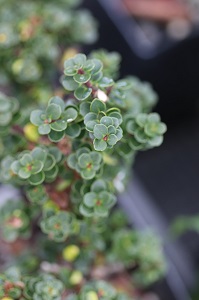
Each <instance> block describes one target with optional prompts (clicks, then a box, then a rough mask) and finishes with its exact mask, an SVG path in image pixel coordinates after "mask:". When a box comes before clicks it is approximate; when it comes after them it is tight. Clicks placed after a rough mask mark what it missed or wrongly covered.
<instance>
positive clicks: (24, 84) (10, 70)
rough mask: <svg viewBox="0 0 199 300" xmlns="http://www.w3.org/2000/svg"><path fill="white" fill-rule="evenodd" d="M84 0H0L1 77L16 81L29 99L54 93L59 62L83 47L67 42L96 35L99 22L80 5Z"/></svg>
mask: <svg viewBox="0 0 199 300" xmlns="http://www.w3.org/2000/svg"><path fill="white" fill-rule="evenodd" d="M80 2H81V1H79V0H74V1H69V0H68V1H63V0H58V1H56V2H54V1H43V0H37V1H34V0H29V1H26V0H22V1H21V2H20V5H18V4H17V3H16V1H14V0H10V1H6V0H1V1H0V6H1V11H0V61H1V70H0V81H1V85H8V84H12V89H13V90H14V91H15V92H17V93H18V94H19V93H21V98H22V100H24V103H25V104H27V103H26V101H27V99H29V103H30V102H31V100H38V99H39V100H40V99H42V98H43V96H45V95H46V96H47V97H49V96H50V95H51V94H52V92H53V89H52V85H54V80H55V71H54V70H55V66H56V69H59V68H60V66H61V65H62V61H63V60H64V59H66V58H67V57H68V55H69V56H70V52H73V53H74V52H76V51H77V50H75V48H71V49H70V48H68V49H67V47H73V46H74V45H76V46H77V45H78V44H80V43H81V44H90V43H93V42H94V41H95V40H96V37H97V30H96V27H97V26H96V21H95V20H94V18H93V16H92V15H91V13H90V12H89V11H88V10H86V9H80V8H79V9H76V6H77V5H79V4H80ZM65 49H66V50H65ZM50 82H51V84H49V83H50ZM20 100H21V99H20Z"/></svg>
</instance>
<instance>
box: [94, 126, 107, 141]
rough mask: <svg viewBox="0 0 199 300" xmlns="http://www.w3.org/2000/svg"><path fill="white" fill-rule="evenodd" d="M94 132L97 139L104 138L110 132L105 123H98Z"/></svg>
mask: <svg viewBox="0 0 199 300" xmlns="http://www.w3.org/2000/svg"><path fill="white" fill-rule="evenodd" d="M93 133H94V136H95V137H96V138H97V139H103V138H104V137H105V136H106V135H107V134H108V128H107V127H106V126H105V125H103V124H96V125H95V127H94V131H93Z"/></svg>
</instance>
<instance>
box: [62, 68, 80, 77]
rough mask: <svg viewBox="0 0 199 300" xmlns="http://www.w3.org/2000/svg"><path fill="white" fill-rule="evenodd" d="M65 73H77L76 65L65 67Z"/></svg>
mask: <svg viewBox="0 0 199 300" xmlns="http://www.w3.org/2000/svg"><path fill="white" fill-rule="evenodd" d="M64 74H65V75H66V76H74V75H75V74H77V69H75V68H74V67H67V68H65V69H64Z"/></svg>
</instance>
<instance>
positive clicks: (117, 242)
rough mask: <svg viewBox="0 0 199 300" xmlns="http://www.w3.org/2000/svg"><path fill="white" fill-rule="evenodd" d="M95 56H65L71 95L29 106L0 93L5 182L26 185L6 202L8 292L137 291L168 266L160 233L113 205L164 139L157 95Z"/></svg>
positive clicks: (63, 295)
mask: <svg viewBox="0 0 199 300" xmlns="http://www.w3.org/2000/svg"><path fill="white" fill-rule="evenodd" d="M93 55H96V54H92V55H91V57H90V58H87V57H86V56H85V55H84V54H77V55H76V56H74V57H72V58H70V59H68V60H66V61H65V63H64V75H63V76H62V78H61V82H62V84H63V87H64V88H65V90H66V93H65V95H64V96H63V97H62V98H60V97H59V96H54V97H52V98H51V99H50V100H49V102H48V104H47V105H46V106H45V107H44V106H42V105H41V104H40V106H39V107H38V109H36V110H33V111H31V113H30V112H29V110H28V109H22V108H20V106H19V103H18V101H17V100H16V99H15V98H11V97H8V96H5V95H4V94H1V97H0V129H1V130H0V132H1V173H0V176H1V182H3V183H9V184H12V185H14V186H16V187H18V188H19V189H20V191H21V196H20V199H19V200H17V199H11V200H12V201H8V202H6V203H5V205H4V206H3V207H2V208H1V217H0V222H1V233H2V240H1V248H2V253H3V256H2V258H3V260H4V273H3V274H1V276H0V297H1V299H2V300H11V299H24V300H25V299H44V300H45V299H57V300H58V299H70V300H72V299H73V300H76V299H86V300H98V299H107V300H108V299H114V300H116V299H117V300H119V299H120V300H124V299H134V298H135V299H137V298H142V294H143V292H142V289H141V288H136V287H135V286H136V285H137V286H144V287H145V286H147V285H149V284H152V283H153V282H155V281H156V280H158V279H159V278H160V277H161V276H163V274H164V273H165V261H164V256H163V253H162V246H161V243H160V241H159V239H158V238H157V237H156V236H155V235H154V234H152V233H151V232H138V231H136V230H134V229H131V228H129V227H128V226H127V225H128V222H127V220H126V217H125V215H124V214H123V213H122V212H121V210H118V209H115V210H113V211H112V208H113V207H114V206H115V204H116V201H117V193H118V192H119V191H122V190H123V189H124V187H125V183H126V181H127V179H128V175H129V170H130V167H131V164H132V162H133V160H134V157H135V155H136V153H137V151H139V150H146V149H151V148H153V147H156V146H159V145H160V144H161V143H162V141H163V134H164V133H165V131H166V125H165V124H164V123H162V122H161V120H160V117H159V115H158V114H157V113H150V110H151V108H152V106H153V105H154V103H155V101H156V94H155V93H154V92H153V90H152V88H151V86H150V85H149V84H146V83H141V82H140V81H139V80H138V79H136V78H134V77H129V78H126V79H124V80H117V81H115V82H114V80H113V79H112V78H111V77H107V76H104V73H105V74H111V68H112V64H109V63H107V65H104V66H103V63H102V62H101V60H99V59H97V58H93ZM98 55H101V57H102V58H103V57H104V58H105V57H106V58H107V55H108V54H105V53H104V52H101V53H100V54H98ZM110 57H112V59H113V58H114V56H111V55H110ZM106 61H108V62H109V60H106ZM103 68H104V69H103ZM29 118H30V121H29ZM5 241H7V242H5ZM14 257H15V258H17V259H15V260H14ZM6 258H9V262H8V261H6ZM10 259H11V260H10ZM14 261H15V262H14ZM10 265H11V266H10ZM132 276H133V288H132V281H131V277H132ZM105 281H106V282H105ZM111 284H112V285H113V286H115V287H113V286H112V285H111Z"/></svg>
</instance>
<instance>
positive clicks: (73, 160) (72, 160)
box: [67, 153, 77, 169]
mask: <svg viewBox="0 0 199 300" xmlns="http://www.w3.org/2000/svg"><path fill="white" fill-rule="evenodd" d="M67 164H68V166H69V168H71V169H75V167H76V164H77V158H76V154H75V153H72V154H70V155H69V156H68V158H67Z"/></svg>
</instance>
